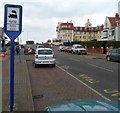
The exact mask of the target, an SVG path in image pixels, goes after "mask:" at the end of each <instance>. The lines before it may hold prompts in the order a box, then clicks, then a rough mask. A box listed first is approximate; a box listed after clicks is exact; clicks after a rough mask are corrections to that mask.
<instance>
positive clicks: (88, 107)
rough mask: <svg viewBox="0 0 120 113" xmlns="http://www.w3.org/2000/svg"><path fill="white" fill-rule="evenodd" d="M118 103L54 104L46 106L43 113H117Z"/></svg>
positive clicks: (88, 101) (83, 101)
mask: <svg viewBox="0 0 120 113" xmlns="http://www.w3.org/2000/svg"><path fill="white" fill-rule="evenodd" d="M119 106H120V103H119V102H117V101H107V100H106V101H105V100H75V101H69V102H63V103H60V104H55V105H51V106H47V107H46V108H45V113H57V112H60V111H61V112H63V111H64V112H70V111H71V112H72V113H74V112H80V113H82V112H85V113H89V112H94V111H97V112H95V113H98V112H100V113H103V112H108V111H109V112H117V113H119V111H120V108H119Z"/></svg>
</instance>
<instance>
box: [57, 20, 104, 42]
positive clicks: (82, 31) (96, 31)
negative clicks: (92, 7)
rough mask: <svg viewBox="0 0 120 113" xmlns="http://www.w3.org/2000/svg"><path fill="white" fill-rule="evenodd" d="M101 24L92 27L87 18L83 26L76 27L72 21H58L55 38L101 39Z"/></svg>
mask: <svg viewBox="0 0 120 113" xmlns="http://www.w3.org/2000/svg"><path fill="white" fill-rule="evenodd" d="M102 31H103V25H101V26H97V27H92V24H91V23H90V21H89V19H88V20H87V22H86V23H85V27H76V26H74V25H73V23H69V22H67V23H61V22H59V23H58V26H57V29H56V32H57V39H58V40H60V41H61V42H71V41H91V40H101V33H102Z"/></svg>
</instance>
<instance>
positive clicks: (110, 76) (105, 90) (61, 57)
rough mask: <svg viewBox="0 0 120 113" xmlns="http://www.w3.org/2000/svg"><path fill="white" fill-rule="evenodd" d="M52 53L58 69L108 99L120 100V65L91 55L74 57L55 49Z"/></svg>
mask: <svg viewBox="0 0 120 113" xmlns="http://www.w3.org/2000/svg"><path fill="white" fill-rule="evenodd" d="M54 51H55V56H56V59H57V64H58V66H59V67H61V68H62V69H64V70H65V71H66V72H68V73H70V74H72V75H73V76H74V77H76V78H78V79H79V80H81V81H82V82H84V83H85V84H86V85H88V86H90V87H91V88H93V90H95V91H97V92H98V93H100V94H102V95H103V96H105V97H107V98H108V99H110V100H120V92H119V91H120V90H119V87H118V86H119V82H118V81H119V76H118V75H119V70H120V69H119V68H120V63H118V62H108V61H106V60H105V58H104V57H96V56H95V55H91V54H88V55H74V54H71V53H65V52H60V51H57V48H54Z"/></svg>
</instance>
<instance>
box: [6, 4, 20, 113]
mask: <svg viewBox="0 0 120 113" xmlns="http://www.w3.org/2000/svg"><path fill="white" fill-rule="evenodd" d="M4 14H5V15H4V32H5V33H6V35H7V36H8V37H9V38H10V39H11V44H10V112H13V107H14V40H15V38H17V37H18V36H19V35H20V33H21V31H22V6H20V5H13V4H6V5H5V12H4Z"/></svg>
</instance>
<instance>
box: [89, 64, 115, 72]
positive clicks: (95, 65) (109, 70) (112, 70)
mask: <svg viewBox="0 0 120 113" xmlns="http://www.w3.org/2000/svg"><path fill="white" fill-rule="evenodd" d="M88 65H90V66H93V67H97V68H100V69H103V70H106V71H110V72H114V71H113V70H110V69H107V68H103V67H100V66H97V65H94V64H90V63H88Z"/></svg>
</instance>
